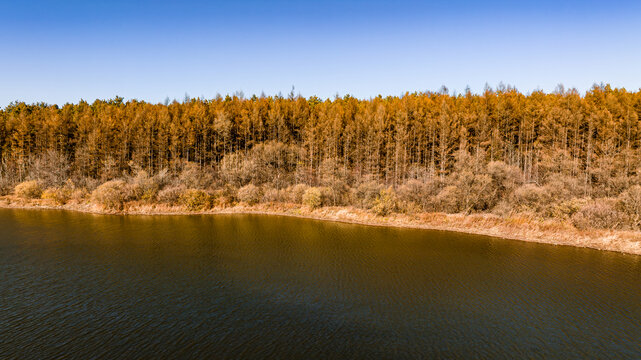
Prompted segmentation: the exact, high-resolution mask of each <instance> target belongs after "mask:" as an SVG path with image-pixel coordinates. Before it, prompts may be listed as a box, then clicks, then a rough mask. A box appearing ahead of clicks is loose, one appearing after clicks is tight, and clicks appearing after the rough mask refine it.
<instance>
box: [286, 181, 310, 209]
mask: <svg viewBox="0 0 641 360" xmlns="http://www.w3.org/2000/svg"><path fill="white" fill-rule="evenodd" d="M307 189H309V186H307V185H305V184H296V185H294V186H291V187H289V188H287V193H288V194H289V201H291V202H293V203H296V204H302V203H303V195H304V194H305V192H306V191H307Z"/></svg>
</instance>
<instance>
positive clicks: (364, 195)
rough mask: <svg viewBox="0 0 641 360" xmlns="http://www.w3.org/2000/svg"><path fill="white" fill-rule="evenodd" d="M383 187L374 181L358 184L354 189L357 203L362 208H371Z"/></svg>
mask: <svg viewBox="0 0 641 360" xmlns="http://www.w3.org/2000/svg"><path fill="white" fill-rule="evenodd" d="M383 189H384V187H383V185H381V184H379V183H377V182H375V181H368V182H365V183H362V184H360V185H358V187H357V188H356V189H355V191H354V197H355V198H356V201H357V202H358V204H357V205H358V206H359V207H361V208H364V209H371V208H372V207H373V206H374V202H375V201H376V198H377V197H378V196H379V195H380V193H381V190H383Z"/></svg>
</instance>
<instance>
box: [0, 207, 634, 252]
mask: <svg viewBox="0 0 641 360" xmlns="http://www.w3.org/2000/svg"><path fill="white" fill-rule="evenodd" d="M0 208H14V209H62V210H71V211H79V212H86V213H94V214H117V215H126V214H130V215H187V214H190V215H193V214H266V215H281V216H295V217H301V218H309V219H317V220H329V221H338V222H346V223H353V224H362V225H371V226H395V227H405V228H417V229H430V230H446V231H455V232H464V233H471V234H479V235H489V236H495V237H500V238H505V239H512V240H519V241H527V242H537V243H543V244H550V245H564V246H576V247H585V248H592V249H597V250H607V251H616V252H622V253H628V254H637V255H641V233H640V232H635V231H620V230H589V231H581V230H577V229H576V228H574V227H573V226H571V225H569V224H564V223H561V222H558V221H540V220H536V219H531V218H527V217H524V216H513V217H508V218H502V217H498V216H495V215H491V214H473V215H463V214H444V213H420V214H412V215H407V214H392V215H389V216H385V217H381V216H377V215H375V214H372V213H370V212H367V211H364V210H361V209H356V208H352V207H323V208H320V209H315V210H312V209H309V208H307V207H303V206H300V205H297V204H282V203H270V204H258V205H253V206H248V205H242V204H241V205H236V206H233V207H226V208H213V209H209V210H207V211H200V212H190V211H186V210H185V209H184V208H183V207H180V206H176V207H172V206H166V205H162V204H152V205H150V204H140V203H130V204H127V205H126V206H125V209H124V210H123V211H113V210H104V209H102V208H101V207H98V206H96V205H93V204H90V203H68V204H65V205H56V204H54V203H53V202H51V201H48V200H40V199H37V200H23V199H17V198H15V197H11V196H5V197H2V198H0Z"/></svg>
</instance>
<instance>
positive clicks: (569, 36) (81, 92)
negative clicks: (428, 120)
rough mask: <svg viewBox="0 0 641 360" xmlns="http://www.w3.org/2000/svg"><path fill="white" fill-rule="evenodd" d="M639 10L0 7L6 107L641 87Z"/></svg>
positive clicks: (275, 0)
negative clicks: (507, 87)
mask: <svg viewBox="0 0 641 360" xmlns="http://www.w3.org/2000/svg"><path fill="white" fill-rule="evenodd" d="M639 19H641V2H638V1H620V0H610V1H591V0H587V1H578V0H572V1H563V0H557V1H548V0H541V1H523V2H521V1H485V2H481V1H463V0H453V1H379V0H369V1H365V0H354V1H349V0H345V1H336V0H330V1H305V2H304V1H292V0H272V1H256V0H251V1H241V0H238V1H225V2H222V1H220V2H218V1H207V2H206V1H180V2H179V1H162V0H157V1H150V0H143V1H121V0H113V1H102V0H96V1H86V0H85V1H64V0H59V1H53V0H40V1H28V0H24V1H9V0H0V106H6V105H7V104H9V103H10V102H11V101H14V100H21V101H27V102H37V101H44V102H47V103H58V104H63V103H66V102H77V101H79V100H80V99H85V100H88V101H93V100H94V99H96V98H101V99H105V98H112V97H114V96H115V95H120V96H123V97H125V98H126V99H130V98H137V99H141V100H146V101H151V102H162V101H163V100H164V99H165V98H166V97H169V98H171V99H173V98H177V99H179V100H180V99H182V98H183V97H184V95H185V93H188V94H189V95H190V96H192V97H199V96H204V97H207V98H211V97H214V96H215V95H216V94H217V93H221V94H227V93H234V92H236V91H243V92H244V93H245V94H246V95H247V96H249V95H251V94H260V93H261V92H265V93H266V94H268V95H273V94H277V93H279V92H282V93H283V94H286V93H288V92H289V91H290V90H291V87H292V86H295V88H296V92H297V93H299V92H300V93H301V94H302V95H304V96H311V95H317V96H320V97H323V98H326V97H333V96H334V95H335V94H340V95H345V94H351V95H354V96H357V97H360V98H369V97H371V96H376V95H378V94H383V95H400V94H402V93H404V92H405V91H410V92H411V91H426V90H438V89H439V88H440V87H441V86H442V85H445V86H447V87H448V88H449V89H450V90H456V91H459V92H462V91H463V90H464V89H465V87H466V86H469V87H470V88H471V89H472V91H474V92H479V91H481V90H482V89H483V87H484V85H485V84H486V83H488V84H489V85H491V86H496V85H497V84H498V83H499V82H503V83H505V84H511V85H514V86H516V87H517V88H518V89H519V90H521V91H523V92H530V91H532V90H535V89H543V90H546V91H551V90H553V89H554V88H555V87H556V85H557V84H559V83H563V84H564V85H565V86H566V87H576V88H578V89H579V90H581V91H585V90H587V89H589V88H590V87H591V86H592V84H593V83H599V82H606V83H611V84H612V85H613V86H616V87H626V88H627V89H629V90H637V89H639V88H640V87H641V21H640V20H639Z"/></svg>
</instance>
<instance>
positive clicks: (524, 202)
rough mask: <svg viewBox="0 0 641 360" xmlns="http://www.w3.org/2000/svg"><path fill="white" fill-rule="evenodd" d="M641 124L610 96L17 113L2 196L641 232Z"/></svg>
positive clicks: (130, 106) (226, 103)
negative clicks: (416, 215)
mask: <svg viewBox="0 0 641 360" xmlns="http://www.w3.org/2000/svg"><path fill="white" fill-rule="evenodd" d="M640 115H641V92H640V91H637V92H629V91H626V90H625V89H612V88H611V87H610V86H607V85H606V86H594V87H593V88H592V89H591V90H590V91H588V92H587V93H585V94H580V93H579V92H577V91H576V90H565V89H563V88H562V87H559V88H558V89H557V90H556V91H555V92H553V93H544V92H540V91H537V92H533V93H531V94H523V93H520V92H518V91H517V90H516V89H513V88H510V87H504V86H500V87H499V88H497V89H490V88H487V89H486V90H485V91H484V92H483V93H482V94H472V93H470V92H469V91H468V92H466V93H463V94H455V95H452V94H448V91H447V89H442V90H441V91H439V92H426V93H411V94H410V93H407V94H405V95H403V96H400V97H380V96H379V97H376V98H372V99H369V100H360V99H357V98H354V97H350V96H345V97H336V98H335V99H333V100H322V99H319V98H316V97H311V98H303V97H301V96H294V94H293V93H292V94H290V95H289V96H287V97H283V96H275V97H266V96H261V97H256V96H253V97H251V98H250V99H247V98H245V97H244V96H242V94H237V95H235V96H226V97H224V98H223V97H220V96H219V97H217V98H215V99H212V100H204V99H187V98H186V99H185V101H183V102H182V103H181V102H177V101H174V102H172V103H168V102H167V103H166V104H150V103H146V102H142V101H136V100H132V101H127V102H125V101H123V99H122V98H119V97H117V98H115V99H113V100H107V101H102V100H97V101H95V102H93V103H92V104H89V103H87V102H84V101H82V102H80V103H78V104H65V105H63V106H57V105H47V104H43V103H39V104H25V103H21V102H15V103H12V104H11V105H9V106H7V107H6V108H4V109H2V110H1V111H0V159H1V166H0V192H2V194H0V195H7V194H10V193H15V194H17V195H20V194H26V195H25V196H31V197H36V196H43V197H46V196H49V197H52V198H56V199H58V200H59V201H61V202H64V201H69V199H71V198H74V196H75V197H76V200H75V201H80V199H81V198H83V196H84V197H85V198H87V199H93V200H95V201H102V202H103V203H104V204H105V205H106V206H122V204H123V203H126V202H127V201H150V202H158V203H163V202H165V203H173V204H181V201H182V203H183V204H185V205H186V206H189V207H194V206H196V205H197V206H202V207H204V206H219V205H221V204H222V205H224V204H233V203H235V202H248V203H255V202H272V201H273V202H298V203H306V204H308V205H310V206H324V205H329V206H356V207H360V208H365V209H372V210H373V211H376V212H377V213H379V214H381V215H385V214H387V213H390V212H431V211H440V212H452V213H454V212H464V213H471V212H489V213H494V214H497V215H499V216H509V215H510V214H514V213H524V214H530V215H531V216H534V217H537V218H542V219H545V218H557V219H561V220H571V221H572V222H573V223H574V224H575V225H576V226H577V227H605V228H634V229H638V228H639V226H640V225H641V186H639V185H640V184H641V125H640V123H639V116H640ZM16 186H17V187H16ZM29 187H31V188H32V189H29ZM62 189H66V190H65V191H66V192H65V193H64V194H67V195H61V194H62V193H61V191H62ZM43 191H44V192H43ZM101 191H102V195H101ZM105 193H106V194H107V195H105ZM72 194H76V195H72ZM83 194H84V195H83ZM114 194H117V195H114ZM185 194H189V196H187V195H185ZM110 196H111V197H113V196H116V200H115V201H112V200H110V199H111V198H110ZM190 196H191V198H190ZM194 197H196V198H197V199H196V200H194ZM185 199H187V200H185ZM203 199H205V200H203ZM194 204H196V205H194Z"/></svg>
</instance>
